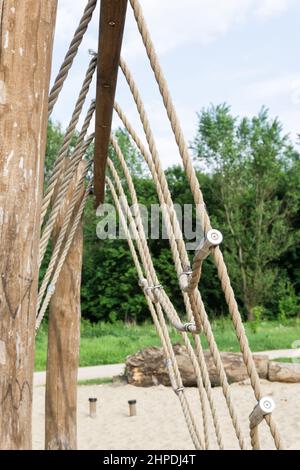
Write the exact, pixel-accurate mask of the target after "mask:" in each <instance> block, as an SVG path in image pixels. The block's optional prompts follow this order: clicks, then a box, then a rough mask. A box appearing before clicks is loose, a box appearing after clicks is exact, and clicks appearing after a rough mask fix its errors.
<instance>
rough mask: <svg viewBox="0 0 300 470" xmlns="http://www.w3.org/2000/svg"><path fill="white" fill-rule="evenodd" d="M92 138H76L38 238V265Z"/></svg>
mask: <svg viewBox="0 0 300 470" xmlns="http://www.w3.org/2000/svg"><path fill="white" fill-rule="evenodd" d="M93 140H94V134H92V135H91V136H89V137H88V138H87V140H86V141H84V142H82V141H79V140H78V144H77V146H76V149H75V151H74V154H73V155H72V159H71V160H70V161H69V165H68V166H67V168H66V171H65V173H64V175H63V178H62V182H61V184H60V186H59V188H58V192H57V196H56V198H55V201H54V203H53V207H52V210H51V213H50V215H49V218H48V220H47V223H46V225H45V228H44V231H43V233H42V236H41V239H40V259H39V262H40V265H41V264H42V261H43V259H44V256H45V253H46V250H47V246H48V242H49V239H50V236H51V233H52V231H53V227H54V224H55V220H56V217H57V215H58V212H59V209H60V206H61V204H62V203H63V200H64V198H65V195H66V193H67V190H68V185H69V183H70V181H71V179H72V177H73V175H74V173H75V171H76V169H77V167H78V164H79V162H80V160H82V157H83V156H84V155H85V152H86V151H87V149H88V148H89V146H90V144H91V143H92V141H93Z"/></svg>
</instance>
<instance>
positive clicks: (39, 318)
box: [35, 180, 93, 331]
mask: <svg viewBox="0 0 300 470" xmlns="http://www.w3.org/2000/svg"><path fill="white" fill-rule="evenodd" d="M92 185H93V180H91V181H90V182H89V184H88V186H87V188H86V190H85V193H84V196H83V198H82V201H81V203H80V206H79V208H78V211H77V214H76V216H75V218H74V221H73V224H72V228H71V230H70V232H69V234H68V237H67V240H66V243H65V246H64V249H63V251H62V253H61V255H60V257H59V260H58V263H57V266H56V268H55V272H54V274H53V277H52V279H51V284H50V285H51V288H50V289H49V288H48V290H47V294H46V297H45V299H44V302H43V304H42V306H41V309H40V312H39V314H38V316H37V319H36V326H35V328H36V331H38V329H39V327H40V324H41V322H42V320H43V318H44V316H45V313H46V310H47V308H48V305H49V302H50V300H51V297H52V295H53V294H54V292H55V286H56V283H57V280H58V278H59V275H60V272H61V270H62V267H63V264H64V262H65V259H66V257H67V254H68V252H69V250H70V247H71V245H72V242H73V239H74V236H75V233H76V230H77V228H78V225H79V222H80V220H81V217H82V215H83V211H84V208H85V205H86V203H87V199H88V196H89V194H90V192H91V189H92Z"/></svg>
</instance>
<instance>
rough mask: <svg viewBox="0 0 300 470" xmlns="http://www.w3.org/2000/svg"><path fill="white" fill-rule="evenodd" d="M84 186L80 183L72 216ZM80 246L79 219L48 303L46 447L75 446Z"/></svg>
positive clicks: (59, 221)
mask: <svg viewBox="0 0 300 470" xmlns="http://www.w3.org/2000/svg"><path fill="white" fill-rule="evenodd" d="M85 166H86V162H83V161H82V162H81V163H80V164H79V167H78V170H77V173H76V174H75V175H74V178H73V180H72V182H71V184H70V186H69V190H68V193H67V195H66V198H65V200H64V204H63V206H62V207H61V210H60V213H59V216H58V218H57V221H56V224H55V227H54V231H53V243H54V244H55V242H56V239H57V237H58V235H59V232H60V229H61V226H62V224H63V222H64V217H65V215H66V212H67V209H68V205H69V204H70V202H71V199H72V196H73V191H74V190H75V188H76V186H77V184H78V181H79V179H80V178H81V175H82V172H83V170H84V168H85ZM84 190H85V187H84V184H83V185H82V191H81V194H80V199H79V203H78V204H77V207H76V208H75V210H74V216H75V215H76V210H77V209H78V206H79V204H80V202H81V199H82V197H83V194H84ZM72 221H73V220H71V222H70V227H71V225H72ZM82 249H83V232H82V222H80V223H79V226H78V228H77V231H76V233H75V236H74V239H73V242H72V245H71V248H70V250H69V253H68V255H67V257H66V259H65V262H64V265H63V267H62V270H61V273H60V276H59V278H58V281H57V283H56V290H55V293H54V294H53V296H52V299H51V302H50V306H49V326H48V359H47V375H46V423H45V426H46V427H45V448H46V449H47V450H74V449H76V447H77V416H76V415H77V372H78V361H79V341H80V316H81V315H80V285H81V269H82Z"/></svg>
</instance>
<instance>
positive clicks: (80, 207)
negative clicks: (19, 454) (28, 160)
mask: <svg viewBox="0 0 300 470" xmlns="http://www.w3.org/2000/svg"><path fill="white" fill-rule="evenodd" d="M96 4H97V0H89V1H88V3H87V5H86V8H85V10H84V13H83V16H82V18H81V20H80V24H79V26H78V28H77V30H76V32H75V35H74V38H73V40H72V42H71V44H70V47H69V50H68V52H67V54H66V56H65V59H64V61H63V64H62V66H61V68H60V71H59V74H58V76H57V78H56V80H55V83H54V86H53V88H52V90H51V92H50V96H49V117H50V116H51V114H52V112H53V109H54V106H55V104H56V102H57V100H58V97H59V94H60V92H61V90H62V88H63V86H64V83H65V81H66V79H67V77H68V73H69V71H70V69H71V67H72V64H73V62H74V59H75V57H76V55H77V53H78V50H79V46H80V44H81V42H82V40H83V37H84V35H85V33H86V31H87V28H88V25H89V23H90V22H91V19H92V16H93V12H94V10H95V7H96ZM130 4H131V7H132V9H133V13H134V17H135V20H136V24H137V27H138V30H139V33H140V35H141V38H142V41H143V44H144V47H145V50H146V53H147V56H148V59H149V62H150V65H151V68H152V71H153V74H154V77H155V80H156V82H157V85H158V88H159V91H160V94H161V97H162V101H163V104H164V107H165V110H166V113H167V116H168V119H169V121H170V125H171V128H172V131H173V134H174V138H175V141H176V144H177V146H178V149H179V153H180V156H181V159H182V162H183V166H184V169H185V172H186V175H187V179H188V182H189V185H190V190H191V193H192V195H193V199H194V203H195V207H196V212H197V217H198V219H199V220H200V222H201V227H202V229H203V233H204V237H203V240H202V242H201V243H200V245H199V248H198V249H197V250H196V252H195V255H194V259H193V262H192V263H190V260H189V257H188V254H187V250H186V246H185V242H184V238H183V235H182V232H181V227H180V224H179V221H178V218H177V215H176V211H175V208H174V203H173V201H172V197H171V194H170V191H169V188H168V183H167V179H166V176H165V173H164V171H163V168H162V164H161V160H160V157H159V153H158V150H157V147H156V143H155V139H154V135H153V132H152V129H151V126H150V121H149V119H148V116H147V113H146V110H145V107H144V104H143V101H142V98H141V95H140V92H139V90H138V87H137V85H136V83H135V81H134V79H133V76H132V74H131V72H130V69H129V68H128V66H127V64H126V63H125V61H124V60H123V59H121V60H120V69H121V71H122V73H123V75H124V77H125V79H126V81H127V84H128V87H129V89H130V91H131V94H132V97H133V100H134V103H135V106H136V108H137V111H138V114H139V117H140V121H141V124H142V127H143V131H144V134H145V138H146V142H147V145H144V144H143V143H142V140H141V138H140V137H139V136H138V134H137V132H136V131H135V129H134V128H133V126H132V125H131V123H130V122H129V120H128V118H127V116H126V114H125V113H124V111H123V110H122V108H121V107H120V105H119V104H118V103H117V102H115V105H114V109H115V112H116V115H117V116H118V117H119V119H120V121H121V122H122V124H123V126H124V127H125V128H126V129H127V131H128V134H129V136H130V138H131V140H132V142H133V143H134V145H135V146H136V148H137V149H138V151H139V153H140V154H141V155H142V156H143V158H144V159H145V162H146V163H147V166H148V168H149V171H150V173H151V175H152V178H153V181H154V183H155V186H156V190H157V196H158V201H159V203H160V207H161V210H162V215H163V220H164V224H165V227H166V231H167V235H168V240H169V243H170V248H171V252H172V257H173V261H174V266H175V270H176V274H177V277H178V283H179V286H180V288H181V292H182V297H183V301H184V306H185V317H186V320H185V322H183V321H182V319H181V318H182V315H180V316H179V314H178V312H177V311H176V309H175V308H174V306H173V303H172V300H171V299H170V297H169V296H168V295H167V293H166V291H165V290H164V288H163V286H162V285H161V283H160V281H159V277H158V275H157V272H156V270H155V267H154V265H153V261H152V257H151V253H150V250H149V246H148V242H147V238H146V234H145V232H144V226H143V223H142V217H141V213H140V210H139V204H138V197H137V193H136V189H135V186H134V182H133V179H132V176H131V174H130V170H129V168H128V165H127V163H126V160H125V157H124V155H123V153H122V150H121V148H120V146H119V144H118V142H117V139H116V138H115V136H114V135H113V134H112V135H111V145H112V147H113V149H114V151H115V154H116V156H117V159H118V162H119V165H118V168H119V172H118V171H117V169H116V166H115V165H114V163H113V161H112V160H111V159H110V158H108V161H107V170H108V171H107V176H106V185H107V190H109V191H110V192H111V195H112V199H113V201H114V204H115V207H116V209H117V211H118V214H119V220H120V223H121V225H122V227H123V230H124V233H125V235H126V238H127V241H128V246H129V249H130V252H131V255H132V259H133V262H134V265H135V268H136V271H137V275H138V282H139V285H140V287H141V289H142V291H143V293H144V295H145V298H146V302H147V305H148V307H149V311H150V314H151V317H152V319H153V322H154V325H155V327H156V330H157V333H158V335H159V338H160V340H161V343H162V346H163V350H164V355H165V361H166V362H165V363H166V367H167V369H168V374H169V377H170V382H171V384H172V388H173V389H174V392H175V393H176V395H177V396H178V400H179V402H180V405H181V407H182V410H183V414H184V418H185V421H186V424H187V428H188V431H189V433H190V436H191V439H192V441H193V444H194V446H195V448H196V449H210V448H212V437H211V436H212V434H213V435H214V437H213V439H214V442H216V443H217V446H218V448H219V449H224V440H223V436H224V434H223V432H222V422H221V421H220V417H219V416H218V410H217V406H216V403H215V397H214V394H213V393H212V388H211V383H210V379H209V373H208V368H207V364H206V361H205V356H204V351H203V348H202V344H201V337H200V334H202V335H203V336H205V338H206V340H207V344H208V347H209V350H210V353H211V356H212V359H213V362H214V365H215V368H216V371H217V374H218V377H219V380H220V385H221V389H222V392H223V395H224V398H225V401H226V404H227V408H228V413H229V416H230V418H231V423H232V428H233V430H234V433H235V435H236V439H237V442H238V445H239V447H240V448H241V449H249V448H253V449H260V440H259V433H258V428H259V425H260V423H261V422H262V421H263V420H264V421H265V422H266V424H267V425H268V427H269V431H270V434H271V436H272V438H273V440H274V444H275V446H276V448H277V449H282V448H283V443H282V439H281V437H280V434H279V432H278V429H277V426H276V423H275V421H274V419H273V416H272V411H273V403H272V400H270V399H269V398H268V397H264V396H263V395H262V391H261V385H260V380H259V376H258V373H257V370H256V367H255V363H254V360H253V356H252V353H251V350H250V347H249V344H248V340H247V337H246V334H245V330H244V326H243V323H242V320H241V315H240V313H239V309H238V305H237V302H236V300H235V296H234V292H233V289H232V286H231V283H230V278H229V275H228V272H227V268H226V265H225V262H224V258H223V255H222V252H221V249H220V243H221V242H222V235H221V233H220V232H219V231H218V230H214V229H213V228H212V226H211V222H210V218H209V215H208V213H207V211H206V207H205V204H204V200H203V195H202V192H201V188H200V186H199V182H198V179H197V176H196V173H195V170H194V168H193V165H192V162H191V158H190V155H189V151H188V147H187V144H186V141H185V138H184V135H183V132H182V129H181V127H180V123H179V120H178V117H177V114H176V111H175V108H174V105H173V103H172V100H171V96H170V92H169V89H168V85H167V82H166V80H165V78H164V75H163V72H162V69H161V67H160V64H159V61H158V57H157V55H156V52H155V49H154V46H153V43H152V40H151V37H150V34H149V31H148V29H147V25H146V22H145V19H144V17H143V14H142V10H141V7H140V5H139V3H138V1H137V0H130ZM96 68H97V55H96V54H92V57H91V60H90V63H89V66H88V69H87V72H86V75H85V78H84V81H83V84H82V87H81V89H80V92H79V96H78V99H77V102H76V105H75V108H74V111H73V114H72V117H71V120H70V123H69V125H68V127H67V130H66V133H65V135H64V140H63V143H62V145H61V148H60V150H59V152H58V155H57V158H56V160H55V163H54V165H53V168H52V172H51V175H50V177H49V179H48V181H47V186H46V190H45V193H44V198H43V203H42V217H41V239H40V260H39V264H40V266H41V264H42V262H43V260H44V258H45V254H46V250H47V247H48V244H49V241H50V238H51V236H53V231H54V228H55V223H56V221H57V218H58V216H59V213H60V210H61V208H62V206H63V205H64V204H65V201H66V195H67V193H68V191H69V190H70V187H71V185H72V184H73V187H74V180H75V181H76V184H75V190H74V191H73V193H72V197H71V199H70V200H69V202H68V205H67V209H66V212H65V215H64V220H63V223H62V225H61V227H60V230H59V233H58V235H57V236H56V238H55V244H54V246H53V249H52V252H51V256H50V260H49V263H48V264H47V268H46V271H45V274H44V276H43V279H42V281H41V284H40V288H39V295H38V305H37V314H36V330H38V328H39V326H40V324H41V322H42V320H43V318H44V316H45V313H46V310H47V307H48V305H49V302H50V300H51V297H52V295H53V293H54V292H55V287H56V284H57V281H58V279H59V275H60V272H61V270H62V267H63V265H64V262H65V259H66V257H67V255H68V252H69V250H70V247H71V245H72V241H73V239H74V236H75V234H76V230H77V228H78V225H79V223H80V221H81V219H82V215H83V212H84V208H85V206H86V203H87V200H88V196H89V194H90V193H91V190H92V187H93V178H92V177H91V176H90V174H91V172H90V169H91V161H90V160H89V159H88V158H87V155H88V150H89V148H90V146H92V145H93V143H94V137H95V135H94V133H92V134H90V135H89V134H88V130H89V127H90V124H91V122H92V119H93V116H94V113H95V101H92V102H91V104H90V106H89V108H88V111H87V113H86V116H85V118H84V122H83V125H82V128H81V130H80V132H79V134H78V138H77V141H76V145H75V148H72V146H71V141H72V138H73V136H74V133H75V131H76V128H77V126H78V122H79V119H80V117H81V115H82V112H83V107H84V104H85V103H86V101H87V96H88V93H89V90H90V87H91V83H92V80H93V76H94V74H95V71H96ZM120 172H121V174H120ZM88 175H89V177H87V176H88ZM122 181H123V182H124V181H126V185H127V194H128V195H129V197H127V196H126V194H125V190H124V187H123V184H122ZM132 207H134V209H135V210H134V211H132V209H131V208H132ZM208 256H211V258H212V259H213V261H214V263H215V266H216V270H217V273H218V277H219V279H220V284H221V288H222V290H223V292H224V296H225V299H226V302H227V305H228V310H229V313H230V316H231V320H232V324H233V328H234V330H235V333H236V337H237V340H238V343H239V346H240V350H241V353H242V356H243V360H244V363H245V366H246V369H247V373H248V376H249V378H250V383H251V386H252V389H253V392H254V396H255V399H256V401H257V405H256V406H255V408H254V410H253V411H252V409H249V413H250V419H249V434H247V435H246V433H245V432H244V430H243V428H242V425H241V418H240V416H239V415H238V413H237V410H236V406H235V403H234V400H233V397H232V391H231V388H230V385H229V383H228V379H227V376H226V372H225V369H224V365H223V363H222V359H221V355H220V352H219V349H218V346H217V343H216V340H215V337H214V334H213V330H212V327H211V324H210V321H209V319H208V315H207V312H206V309H205V305H204V303H203V300H202V297H201V292H200V290H199V282H200V279H201V272H202V270H203V269H204V260H205V258H207V257H208ZM169 324H171V325H172V326H173V327H174V328H175V329H176V330H177V331H178V332H179V334H180V335H181V337H182V340H183V343H184V345H185V347H186V350H187V353H188V355H189V358H190V361H191V363H192V366H193V369H194V373H195V376H196V379H197V388H198V392H199V403H200V410H201V421H200V422H199V420H198V419H196V417H195V415H194V413H193V411H192V407H191V403H190V400H189V397H188V395H187V393H186V390H185V388H184V386H183V382H182V378H181V374H180V371H179V367H178V363H177V359H176V355H175V353H174V351H173V347H172V344H171V340H170V336H169V329H168V325H169ZM250 406H251V405H250ZM249 437H250V439H249ZM250 444H251V447H250Z"/></svg>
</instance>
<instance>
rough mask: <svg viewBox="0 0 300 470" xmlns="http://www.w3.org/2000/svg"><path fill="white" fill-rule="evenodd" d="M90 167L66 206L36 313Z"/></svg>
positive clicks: (86, 169)
mask: <svg viewBox="0 0 300 470" xmlns="http://www.w3.org/2000/svg"><path fill="white" fill-rule="evenodd" d="M90 167H91V162H89V163H88V164H86V167H85V169H84V171H83V172H82V175H81V177H80V179H79V181H78V183H77V186H76V189H75V191H74V192H73V196H72V200H71V203H70V204H69V206H68V209H67V212H66V215H65V217H64V222H63V225H62V227H61V229H60V232H59V235H58V238H57V241H56V243H55V247H54V249H53V251H52V255H51V259H50V262H49V264H48V267H47V270H46V273H45V275H44V278H43V281H42V284H41V287H40V290H39V294H38V301H37V312H38V310H39V308H40V305H41V302H42V299H43V297H44V294H45V291H46V289H47V286H48V283H49V281H50V277H51V275H52V272H53V269H54V268H55V264H56V262H57V259H58V256H59V253H60V249H61V246H62V243H63V241H64V238H65V235H66V233H67V229H68V227H69V224H70V221H71V218H72V214H73V211H74V208H75V206H76V204H77V203H78V200H79V198H80V194H81V191H82V187H83V184H84V181H85V178H86V175H87V172H88V170H89V168H90Z"/></svg>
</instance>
